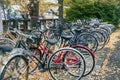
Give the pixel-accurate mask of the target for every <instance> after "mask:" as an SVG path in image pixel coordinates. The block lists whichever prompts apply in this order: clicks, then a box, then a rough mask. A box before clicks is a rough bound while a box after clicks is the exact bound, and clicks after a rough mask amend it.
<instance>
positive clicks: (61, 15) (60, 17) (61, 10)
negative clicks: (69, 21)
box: [58, 0, 63, 23]
mask: <svg viewBox="0 0 120 80" xmlns="http://www.w3.org/2000/svg"><path fill="white" fill-rule="evenodd" d="M58 4H59V19H60V21H61V23H63V0H58Z"/></svg>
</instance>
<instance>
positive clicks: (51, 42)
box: [45, 39, 58, 45]
mask: <svg viewBox="0 0 120 80" xmlns="http://www.w3.org/2000/svg"><path fill="white" fill-rule="evenodd" d="M45 41H46V42H47V43H48V44H50V45H54V44H56V43H57V42H58V41H57V40H56V39H46V40H45Z"/></svg>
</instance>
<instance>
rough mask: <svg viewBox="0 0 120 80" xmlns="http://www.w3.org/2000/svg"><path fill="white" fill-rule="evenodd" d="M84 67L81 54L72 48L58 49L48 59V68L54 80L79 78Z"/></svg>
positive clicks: (75, 79) (74, 79) (77, 79)
mask: <svg viewBox="0 0 120 80" xmlns="http://www.w3.org/2000/svg"><path fill="white" fill-rule="evenodd" d="M65 54H66V56H64V55H65ZM85 69H86V64H85V59H84V57H83V55H82V54H81V53H80V52H79V51H78V50H76V49H73V48H61V49H58V50H57V51H55V52H54V53H53V54H52V55H51V57H50V58H49V61H48V70H49V73H50V75H51V76H52V78H53V79H54V80H79V79H80V78H81V77H82V75H83V74H84V72H85ZM74 75H78V76H74Z"/></svg>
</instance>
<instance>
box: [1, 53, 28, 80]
mask: <svg viewBox="0 0 120 80" xmlns="http://www.w3.org/2000/svg"><path fill="white" fill-rule="evenodd" d="M28 70H29V67H28V62H27V59H26V58H25V57H24V56H23V55H22V54H14V55H12V56H10V57H9V58H8V60H7V61H6V62H5V64H4V66H3V67H2V69H1V73H0V80H28Z"/></svg>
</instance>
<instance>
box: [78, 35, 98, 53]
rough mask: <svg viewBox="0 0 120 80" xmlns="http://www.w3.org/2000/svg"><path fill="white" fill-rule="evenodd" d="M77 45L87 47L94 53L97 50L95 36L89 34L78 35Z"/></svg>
mask: <svg viewBox="0 0 120 80" xmlns="http://www.w3.org/2000/svg"><path fill="white" fill-rule="evenodd" d="M81 42H82V43H86V44H87V45H84V44H81ZM88 42H90V43H93V44H92V45H91V44H89V43H88ZM77 44H80V45H84V46H87V47H89V48H90V49H92V50H93V51H94V52H95V51H97V48H98V40H97V39H96V37H95V36H93V35H92V34H90V33H82V34H80V35H79V36H78V37H77ZM89 45H90V46H89Z"/></svg>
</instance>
